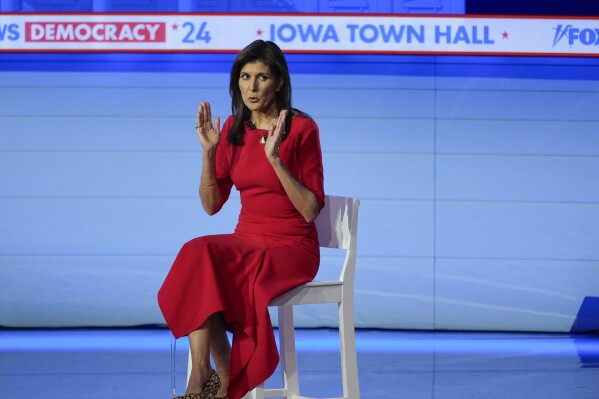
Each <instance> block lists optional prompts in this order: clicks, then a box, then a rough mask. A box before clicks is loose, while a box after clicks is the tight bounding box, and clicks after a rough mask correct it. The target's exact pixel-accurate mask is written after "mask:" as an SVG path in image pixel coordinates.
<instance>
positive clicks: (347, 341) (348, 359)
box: [339, 301, 360, 399]
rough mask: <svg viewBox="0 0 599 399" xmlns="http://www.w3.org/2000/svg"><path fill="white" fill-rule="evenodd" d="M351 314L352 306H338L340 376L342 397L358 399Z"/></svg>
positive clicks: (353, 327)
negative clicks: (341, 378) (341, 379)
mask: <svg viewBox="0 0 599 399" xmlns="http://www.w3.org/2000/svg"><path fill="white" fill-rule="evenodd" d="M347 302H349V301H347ZM353 313H354V312H353V306H351V305H350V304H348V303H340V304H339V339H340V344H341V374H342V376H343V396H344V397H346V398H348V399H360V384H359V381H358V359H357V355H356V332H355V326H354V315H353Z"/></svg>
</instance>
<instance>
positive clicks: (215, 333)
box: [210, 312, 231, 398]
mask: <svg viewBox="0 0 599 399" xmlns="http://www.w3.org/2000/svg"><path fill="white" fill-rule="evenodd" d="M210 327H211V330H210V351H211V352H212V358H213V359H214V364H215V365H216V372H217V373H218V377H219V378H220V383H221V386H220V388H219V390H218V392H217V393H216V397H217V398H223V397H225V396H227V386H228V385H229V362H230V359H231V344H229V338H228V337H227V332H226V330H225V320H224V318H223V315H222V313H220V312H219V313H216V314H214V315H213V316H212V320H211V324H210Z"/></svg>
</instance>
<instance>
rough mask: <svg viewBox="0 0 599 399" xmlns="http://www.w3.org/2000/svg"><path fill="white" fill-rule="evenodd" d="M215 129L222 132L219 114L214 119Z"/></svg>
mask: <svg viewBox="0 0 599 399" xmlns="http://www.w3.org/2000/svg"><path fill="white" fill-rule="evenodd" d="M214 129H215V130H216V133H218V134H220V116H217V117H216V118H215V119H214Z"/></svg>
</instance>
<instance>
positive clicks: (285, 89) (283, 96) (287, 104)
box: [228, 40, 294, 145]
mask: <svg viewBox="0 0 599 399" xmlns="http://www.w3.org/2000/svg"><path fill="white" fill-rule="evenodd" d="M256 61H260V62H262V63H264V64H265V65H268V66H269V67H270V70H271V71H272V73H273V74H274V75H275V80H276V84H279V83H280V82H282V83H283V84H282V85H281V89H280V90H279V91H277V93H276V104H277V109H278V111H279V112H280V111H282V110H284V109H286V110H288V111H289V112H288V113H287V118H286V120H285V132H284V133H283V140H284V139H285V137H287V134H288V133H289V128H290V127H291V118H292V117H293V115H292V114H293V113H294V110H292V108H291V78H290V76H289V69H288V68H287V61H286V60H285V56H284V55H283V52H282V51H281V49H280V48H279V46H277V45H276V44H275V43H273V42H268V41H264V40H256V41H254V42H252V43H250V44H249V45H248V46H247V47H246V48H244V49H243V50H241V52H240V53H239V54H238V55H237V58H236V59H235V62H233V66H232V67H231V81H230V83H229V93H230V94H231V111H232V112H233V115H234V116H235V118H234V121H233V126H232V127H231V130H230V131H229V137H228V139H229V142H230V143H231V144H235V145H243V132H244V125H245V124H246V123H248V122H250V123H251V120H250V118H251V113H252V112H251V111H250V110H249V108H248V107H246V106H245V104H244V103H243V98H242V97H241V90H240V89H239V75H240V73H241V69H242V68H243V67H244V65H245V64H247V63H249V62H256Z"/></svg>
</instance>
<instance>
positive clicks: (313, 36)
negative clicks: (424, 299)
mask: <svg viewBox="0 0 599 399" xmlns="http://www.w3.org/2000/svg"><path fill="white" fill-rule="evenodd" d="M256 39H263V40H270V41H274V42H275V43H277V44H278V45H279V46H280V47H281V48H282V49H283V50H284V51H285V52H288V53H330V54H334V53H344V54H352V53H356V54H370V53H371V54H456V55H457V54H460V55H468V54H471V55H547V56H590V57H596V56H598V55H599V19H592V18H571V17H568V18H553V17H552V18H540V17H538V18H521V17H467V16H460V17H456V16H430V15H428V16H413V15H380V14H376V15H372V14H371V15H363V14H352V15H348V14H329V15H325V14H180V13H178V14H97V13H86V14H29V13H27V14H25V13H19V14H6V13H4V14H2V13H0V52H209V53H219V52H226V53H235V52H238V51H239V50H240V49H242V48H243V47H245V46H246V45H247V44H249V43H250V42H252V41H253V40H256Z"/></svg>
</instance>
